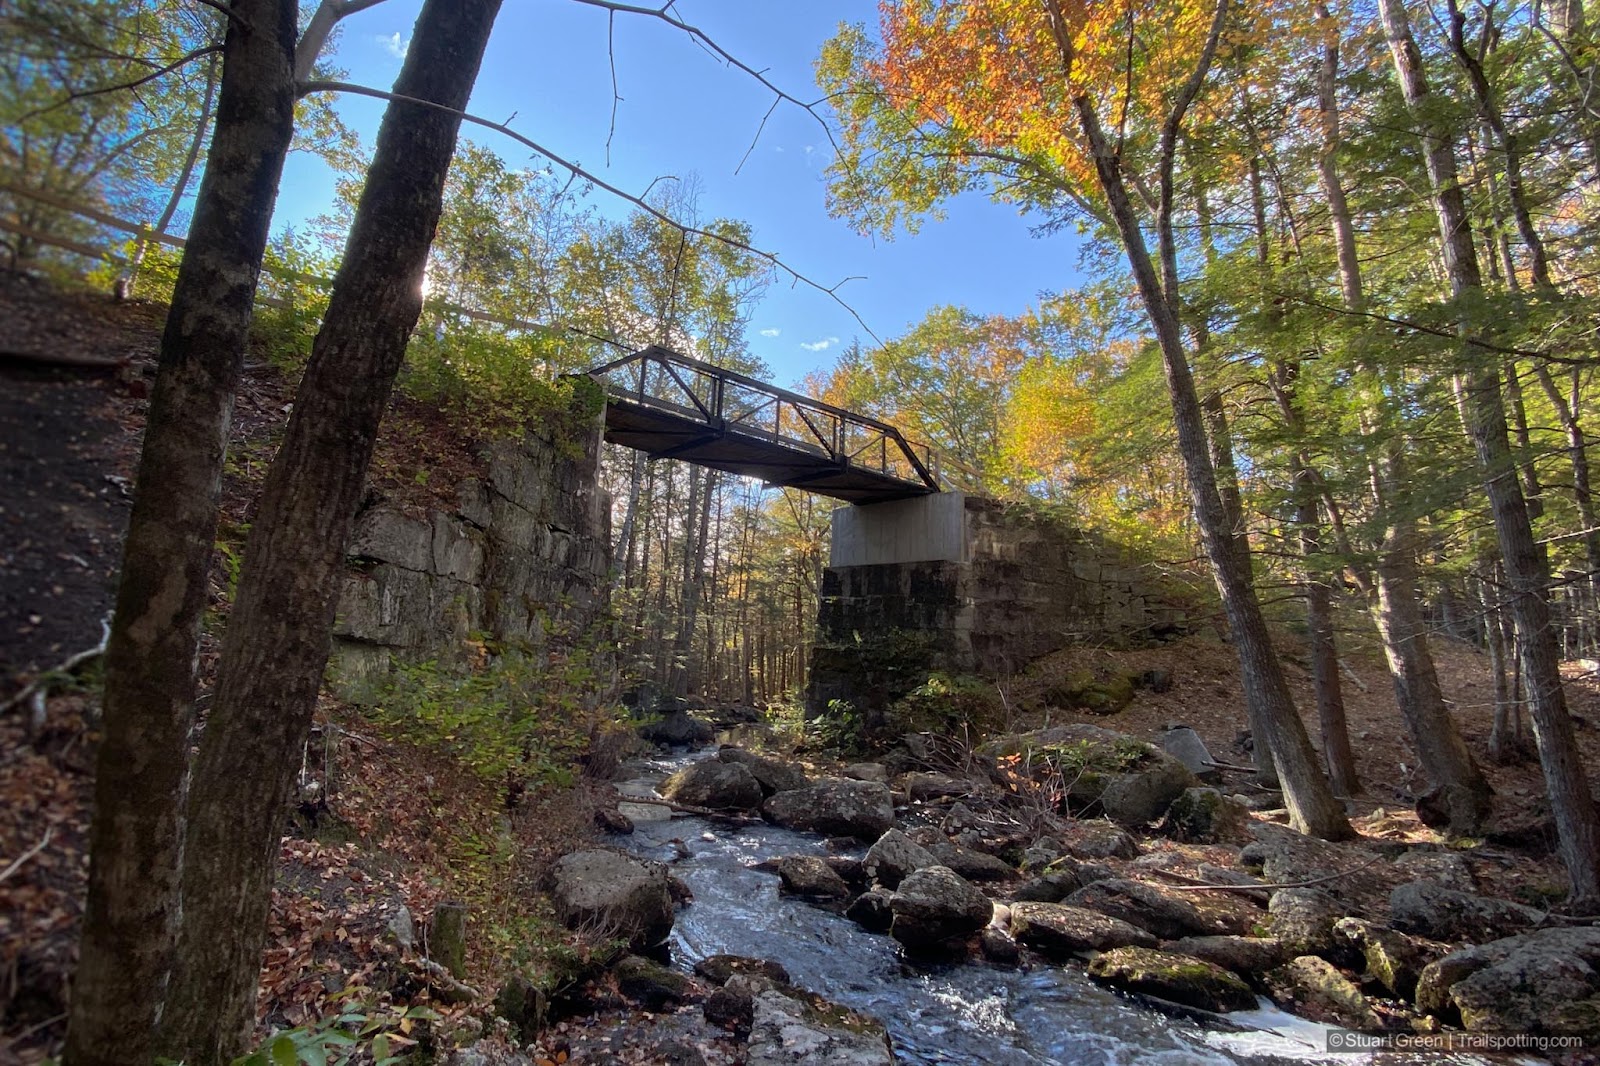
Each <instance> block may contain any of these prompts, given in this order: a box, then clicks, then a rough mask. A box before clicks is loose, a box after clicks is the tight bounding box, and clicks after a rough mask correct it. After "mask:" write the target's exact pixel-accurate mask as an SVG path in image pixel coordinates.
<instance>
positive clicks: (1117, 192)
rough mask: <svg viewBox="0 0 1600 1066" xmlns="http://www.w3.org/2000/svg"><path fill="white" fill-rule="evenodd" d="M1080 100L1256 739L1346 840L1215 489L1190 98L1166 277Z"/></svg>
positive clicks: (1289, 789) (1295, 814) (1289, 783)
mask: <svg viewBox="0 0 1600 1066" xmlns="http://www.w3.org/2000/svg"><path fill="white" fill-rule="evenodd" d="M1052 7H1053V8H1054V4H1052ZM1226 10H1227V0H1218V3H1217V7H1216V11H1215V13H1214V16H1213V26H1212V34H1211V43H1210V44H1209V45H1208V48H1207V54H1206V56H1205V57H1204V58H1203V59H1202V60H1201V61H1200V66H1199V68H1198V69H1197V70H1196V72H1195V75H1194V77H1193V78H1192V80H1191V82H1190V83H1189V86H1188V88H1187V90H1186V91H1187V92H1188V99H1189V100H1192V99H1193V94H1194V93H1195V92H1198V90H1199V83H1200V82H1201V81H1202V80H1203V79H1204V77H1205V74H1206V71H1207V69H1208V67H1209V63H1210V57H1211V55H1212V54H1214V49H1215V44H1216V41H1217V39H1218V38H1219V37H1220V33H1221V27H1222V20H1223V17H1224V16H1225V14H1226ZM1055 23H1056V36H1057V43H1058V44H1059V46H1060V48H1061V53H1062V58H1063V61H1064V65H1065V68H1066V69H1064V70H1063V74H1064V75H1070V68H1071V62H1072V55H1073V53H1072V45H1071V41H1070V37H1069V36H1068V34H1067V31H1066V30H1065V22H1064V21H1063V20H1062V19H1061V17H1060V12H1059V9H1055ZM1074 104H1075V107H1076V109H1077V112H1078V118H1079V124H1080V126H1081V128H1082V131H1083V134H1084V138H1085V140H1086V141H1087V142H1088V144H1089V146H1090V148H1091V150H1092V152H1093V154H1094V162H1095V172H1096V175H1097V177H1098V178H1099V183H1100V187H1101V189H1102V190H1103V191H1104V192H1105V194H1106V200H1107V204H1108V206H1109V207H1110V209H1111V215H1112V218H1113V220H1114V221H1115V222H1116V226H1117V232H1118V235H1119V236H1120V237H1121V239H1122V246H1123V249H1124V250H1125V251H1126V252H1127V255H1128V265H1129V267H1130V268H1131V269H1132V271H1133V276H1134V281H1135V282H1136V283H1137V285H1138V287H1139V294H1140V297H1141V299H1142V300H1143V302H1144V305H1145V310H1146V311H1147V312H1148V314H1149V316H1150V323H1151V326H1152V327H1153V328H1154V330H1155V334H1156V341H1157V343H1158V344H1159V345H1160V348H1161V358H1162V364H1163V366H1164V367H1165V370H1166V375H1167V392H1168V398H1169V399H1170V400H1171V402H1172V415H1173V424H1174V427H1175V428H1176V430H1177V435H1178V450H1179V452H1180V453H1181V454H1182V457H1183V465H1184V472H1185V474H1186V475H1187V478H1188V482H1189V494H1190V497H1191V499H1192V500H1193V503H1194V512H1195V519H1196V521H1197V523H1198V524H1199V526H1200V535H1201V540H1202V542H1203V544H1204V547H1205V551H1206V557H1207V558H1208V559H1209V560H1210V562H1211V569H1212V573H1213V575H1214V576H1215V578H1216V582H1217V591H1218V593H1219V594H1220V595H1221V598H1222V606H1223V610H1224V611H1225V612H1226V614H1227V618H1228V627H1229V630H1230V632H1231V634H1232V636H1233V641H1234V646H1235V648H1236V649H1237V651H1238V655H1239V667H1240V674H1241V677H1242V679H1243V683H1244V695H1245V703H1246V705H1247V706H1248V707H1250V708H1251V709H1252V712H1253V713H1252V716H1251V720H1252V724H1253V725H1255V726H1257V727H1258V728H1259V730H1260V731H1261V734H1264V735H1260V734H1258V735H1257V737H1256V743H1257V744H1260V743H1262V742H1263V741H1264V742H1265V743H1266V744H1267V745H1268V747H1269V748H1270V749H1271V751H1272V755H1273V760H1274V762H1275V763H1276V765H1277V769H1278V777H1279V780H1280V781H1281V782H1282V784H1283V792H1284V799H1285V801H1286V803H1287V805H1288V808H1289V820H1290V824H1291V825H1293V826H1294V828H1295V829H1297V830H1299V831H1300V832H1303V833H1311V834H1313V835H1316V836H1319V837H1324V838H1326V839H1342V838H1345V837H1348V836H1350V835H1351V832H1352V831H1351V828H1350V822H1349V819H1348V818H1346V817H1345V813H1344V806H1343V805H1342V804H1341V803H1340V802H1339V800H1338V799H1337V798H1336V797H1335V796H1334V795H1333V792H1332V790H1331V789H1330V788H1329V787H1328V781H1327V778H1325V777H1324V776H1323V775H1322V771H1321V768H1320V767H1319V766H1318V764H1317V756H1316V751H1315V750H1314V749H1313V748H1312V747H1311V739H1310V737H1308V736H1307V735H1306V728H1305V723H1304V722H1302V721H1301V720H1300V714H1299V712H1298V711H1297V710H1296V708H1295V705H1294V699H1293V697H1291V696H1290V694H1289V686H1288V683H1287V682H1286V681H1285V680H1284V676H1283V667H1282V665H1281V664H1280V663H1279V661H1278V656H1277V651H1276V649H1274V648H1273V646H1272V641H1271V638H1270V636H1269V634H1268V631H1267V623H1266V619H1265V618H1264V617H1263V616H1262V613H1261V604H1260V601H1259V600H1258V599H1257V598H1256V593H1255V587H1254V585H1253V584H1252V583H1251V577H1250V572H1249V570H1248V569H1247V568H1246V567H1244V566H1242V565H1241V563H1242V562H1243V561H1244V560H1241V558H1240V556H1241V554H1242V553H1241V552H1240V551H1239V550H1238V544H1237V542H1236V541H1235V539H1234V537H1233V532H1234V531H1233V529H1232V527H1231V526H1230V524H1229V522H1228V517H1227V513H1226V510H1225V508H1224V507H1223V504H1222V497H1221V496H1220V494H1219V493H1218V491H1217V478H1216V471H1215V469H1214V468H1213V467H1212V464H1211V452H1210V447H1209V444H1208V442H1207V440H1206V432H1205V416H1204V414H1203V412H1202V411H1201V407H1200V400H1199V397H1198V395H1197V393H1196V391H1195V385H1194V376H1193V374H1192V372H1191V371H1190V368H1189V360H1188V355H1187V353H1186V352H1185V351H1184V346H1183V334H1182V330H1181V328H1180V325H1179V321H1178V312H1177V291H1176V289H1177V260H1176V246H1175V244H1174V243H1173V240H1172V226H1171V216H1170V207H1171V195H1172V173H1171V164H1172V154H1173V144H1172V141H1173V135H1174V134H1175V132H1176V127H1177V126H1178V125H1180V124H1181V122H1182V118H1183V111H1184V109H1185V108H1186V107H1187V101H1183V100H1180V101H1179V103H1178V105H1177V106H1176V107H1175V108H1174V111H1173V114H1172V115H1171V116H1169V118H1168V121H1167V129H1166V131H1165V132H1164V136H1163V147H1164V149H1165V152H1164V158H1163V160H1162V162H1163V167H1162V176H1161V178H1162V181H1161V186H1162V187H1161V196H1162V208H1161V212H1160V217H1159V218H1158V219H1157V230H1158V236H1159V238H1160V241H1161V244H1160V250H1161V261H1162V271H1161V274H1160V275H1158V274H1157V271H1156V267H1155V264H1154V262H1153V261H1152V259H1151V257H1150V252H1149V248H1148V246H1147V245H1146V244H1145V239H1144V231H1143V229H1142V228H1141V226H1140V223H1139V217H1138V214H1137V212H1136V210H1135V208H1134V206H1133V201H1132V199H1131V198H1130V196H1129V194H1128V189H1127V185H1126V183H1125V180H1124V178H1123V174H1122V163H1121V160H1120V158H1119V157H1118V154H1117V152H1116V150H1115V148H1114V147H1113V146H1112V145H1111V143H1110V142H1109V140H1108V138H1107V137H1106V134H1105V131H1104V129H1102V128H1101V125H1100V117H1099V115H1098V114H1097V113H1096V111H1095V107H1094V102H1093V101H1092V100H1090V99H1089V98H1088V97H1087V96H1083V95H1080V96H1078V97H1077V99H1076V100H1075V101H1074Z"/></svg>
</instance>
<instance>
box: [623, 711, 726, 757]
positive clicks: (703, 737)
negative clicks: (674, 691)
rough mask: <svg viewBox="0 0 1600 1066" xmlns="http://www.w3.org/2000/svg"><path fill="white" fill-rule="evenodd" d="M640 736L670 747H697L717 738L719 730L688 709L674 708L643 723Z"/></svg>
mask: <svg viewBox="0 0 1600 1066" xmlns="http://www.w3.org/2000/svg"><path fill="white" fill-rule="evenodd" d="M639 736H640V737H642V738H643V739H645V740H648V741H652V742H653V743H656V744H665V745H668V746H669V747H676V748H685V747H687V748H697V747H699V746H700V745H702V744H709V743H711V742H712V741H713V740H716V739H717V731H716V730H715V729H714V728H712V725H711V723H710V722H707V721H704V720H702V719H700V718H696V717H695V716H694V715H692V714H690V713H689V712H688V711H686V710H682V709H679V708H674V709H672V710H668V711H664V712H662V713H661V714H660V716H659V717H657V718H654V719H652V720H651V721H648V722H645V723H644V724H643V725H641V726H640V727H639Z"/></svg>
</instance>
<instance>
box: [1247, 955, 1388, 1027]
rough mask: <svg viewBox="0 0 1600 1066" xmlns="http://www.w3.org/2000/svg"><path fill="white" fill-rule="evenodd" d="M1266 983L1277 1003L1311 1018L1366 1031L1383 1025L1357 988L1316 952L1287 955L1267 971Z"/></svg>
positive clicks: (1315, 1020)
mask: <svg viewBox="0 0 1600 1066" xmlns="http://www.w3.org/2000/svg"><path fill="white" fill-rule="evenodd" d="M1267 985H1268V986H1269V987H1270V988H1271V989H1272V998H1273V1000H1274V1001H1276V1002H1277V1004H1278V1005H1279V1006H1280V1007H1282V1008H1283V1009H1285V1010H1287V1011H1292V1012H1293V1013H1295V1014H1298V1015H1300V1016H1302V1017H1305V1018H1310V1019H1311V1020H1312V1021H1314V1022H1324V1023H1326V1024H1328V1025H1341V1026H1344V1027H1345V1028H1347V1029H1360V1030H1364V1031H1368V1032H1372V1031H1376V1030H1378V1029H1381V1028H1382V1027H1383V1023H1382V1021H1381V1020H1380V1019H1379V1018H1378V1015H1377V1013H1376V1012H1375V1011H1374V1010H1373V1009H1372V1004H1371V1003H1368V1002H1367V997H1366V996H1364V995H1362V994H1361V989H1359V988H1357V987H1356V986H1355V985H1354V984H1353V983H1352V982H1351V981H1350V979H1349V978H1348V977H1346V976H1345V975H1344V974H1342V973H1340V972H1339V971H1338V969H1337V968H1335V967H1334V965H1333V964H1332V963H1330V962H1328V961H1327V960H1326V959H1323V958H1319V957H1318V956H1316V955H1300V956H1298V957H1296V958H1293V959H1290V960H1289V962H1288V964H1287V965H1285V966H1283V967H1281V968H1279V969H1277V970H1274V971H1272V972H1271V973H1269V974H1268V975H1267Z"/></svg>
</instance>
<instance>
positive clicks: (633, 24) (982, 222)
mask: <svg viewBox="0 0 1600 1066" xmlns="http://www.w3.org/2000/svg"><path fill="white" fill-rule="evenodd" d="M419 7H420V0H386V2H384V3H381V4H379V5H377V6H376V7H374V8H371V9H369V10H367V11H364V12H361V13H360V14H357V15H354V16H352V17H350V18H349V19H347V20H346V21H345V23H344V25H343V33H342V36H341V37H340V40H339V42H338V51H337V53H336V54H335V55H334V56H333V61H334V62H335V63H336V64H338V65H339V66H341V67H344V68H346V69H347V70H348V71H349V72H350V78H351V80H353V81H356V82H360V83H362V84H366V85H371V86H375V87H378V88H384V89H387V88H389V87H390V85H392V84H393V81H394V77H395V75H396V74H397V73H398V72H399V69H400V58H401V56H402V55H403V54H404V46H405V43H406V42H407V41H408V40H409V37H410V34H411V26H412V23H413V22H414V21H415V18H416V13H417V10H418V8H419ZM675 11H676V12H677V14H678V16H679V17H680V18H682V19H683V20H684V21H686V22H688V23H690V24H692V25H696V26H698V27H700V28H701V29H703V30H705V31H706V33H707V34H708V35H709V36H711V37H712V38H713V39H715V40H716V41H717V43H718V44H720V45H721V46H722V47H724V48H725V49H727V51H728V52H730V53H732V54H733V55H735V56H738V57H739V58H740V59H741V60H742V61H743V62H745V63H747V64H749V65H750V66H751V67H754V68H756V69H757V70H762V71H764V72H765V74H766V76H767V77H768V78H769V79H771V80H772V81H773V83H774V84H777V85H779V86H782V87H783V88H785V89H786V90H787V91H789V92H791V93H793V94H794V95H795V96H797V97H800V98H801V99H813V98H815V97H816V96H817V95H818V90H817V89H816V86H815V82H814V80H813V74H812V63H813V61H814V60H815V58H816V56H817V53H818V51H819V50H820V48H821V46H822V43H823V41H824V40H826V39H827V38H828V37H829V36H831V35H832V33H833V32H834V30H835V28H836V27H837V26H838V24H839V23H840V22H841V21H852V22H855V21H863V22H868V23H869V24H875V21H876V18H877V5H876V4H875V3H873V2H871V0H681V2H680V3H679V4H678V5H677V6H676V8H675ZM614 40H615V54H616V77H617V88H618V91H619V93H620V95H621V97H622V100H621V102H620V103H618V104H617V115H616V132H615V134H614V136H613V138H612V142H611V148H610V156H609V159H608V158H607V152H606V134H607V129H608V127H609V125H610V122H611V107H612V92H611V67H610V64H609V61H608V59H607V13H606V12H605V11H603V10H600V9H598V8H593V7H589V6H587V5H583V4H578V3H574V2H572V0H506V3H505V6H504V7H503V8H502V9H501V13H500V17H499V20H498V22H497V24H496V26H495V31H494V37H493V38H492V40H491V42H490V45H489V52H488V55H487V56H486V58H485V60H484V67H483V71H482V74H481V75H480V77H479V79H478V85H477V89H476V91H475V92H474V94H473V98H472V104H471V110H472V111H473V113H475V114H478V115H481V116H483V117H485V118H490V119H495V120H497V121H501V122H505V121H507V120H508V119H510V125H511V126H512V127H513V128H515V129H516V130H518V131H519V132H520V133H522V134H524V135H526V136H528V137H530V138H532V139H533V140H535V141H537V142H539V143H541V144H543V145H544V146H546V147H547V148H549V149H551V150H552V151H554V152H556V153H558V154H560V155H562V156H564V157H566V158H568V159H571V160H573V161H575V162H578V163H580V164H581V165H582V166H584V167H585V168H586V169H589V170H591V171H592V172H594V173H596V174H597V175H598V176H600V177H602V178H603V179H605V180H606V181H608V182H610V183H611V184H613V185H616V186H618V187H620V188H623V189H626V190H628V191H630V192H634V193H640V192H643V191H644V189H645V188H646V187H647V186H649V184H650V183H651V181H652V180H654V179H656V178H659V177H661V176H663V175H685V176H686V175H689V174H694V175H697V176H698V177H699V179H700V182H701V187H702V191H701V198H700V206H701V211H702V213H703V214H704V215H705V216H706V217H708V218H709V217H717V216H725V217H733V218H740V219H744V220H746V221H748V222H750V223H751V224H752V225H753V226H754V228H755V235H756V240H755V242H754V243H755V245H756V246H757V247H758V248H761V249H763V250H766V251H773V252H776V253H778V254H779V255H780V257H781V258H782V259H783V260H784V261H785V262H786V263H788V264H790V265H791V266H793V267H794V268H795V269H796V270H798V271H800V272H801V273H803V274H805V275H807V276H808V277H810V278H812V279H814V280H816V281H818V282H821V283H822V284H825V285H833V284H835V283H837V282H839V281H840V280H842V279H844V278H847V277H853V276H859V277H860V278H861V280H856V281H850V282H848V283H847V284H845V285H844V286H843V287H842V288H841V289H840V295H841V296H842V297H843V298H844V299H845V300H846V301H847V302H848V303H849V304H850V305H851V306H852V307H853V308H854V309H855V310H856V311H857V312H859V313H860V315H861V317H862V318H863V319H864V320H865V321H866V323H867V324H868V325H869V326H870V327H871V329H872V330H873V331H874V332H875V333H877V335H878V336H879V337H881V338H883V339H888V338H890V337H893V336H895V335H897V334H899V333H902V332H904V331H905V330H906V329H907V328H908V327H909V326H910V325H911V324H913V323H914V322H916V321H917V320H918V319H920V318H921V317H922V315H923V314H924V312H926V311H927V310H928V309H929V308H932V307H934V306H937V305H939V304H944V303H955V304H963V305H965V306H968V307H970V308H972V309H973V310H975V311H977V312H980V313H984V314H992V313H1006V314H1014V313H1017V312H1020V311H1022V310H1023V309H1024V308H1026V307H1028V306H1029V305H1031V304H1033V303H1035V302H1036V301H1037V297H1038V294H1039V292H1041V291H1043V290H1059V289H1064V288H1069V287H1071V286H1072V285H1073V284H1074V283H1075V282H1076V280H1077V278H1078V274H1077V271H1076V269H1075V267H1076V263H1077V256H1078V253H1077V247H1076V244H1075V243H1074V241H1073V239H1072V238H1071V237H1070V236H1066V235H1057V236H1054V237H1048V238H1034V237H1032V236H1031V235H1030V234H1029V232H1028V220H1026V219H1024V218H1020V217H1019V216H1018V215H1017V213H1016V211H1015V210H1014V209H1013V208H1010V207H1006V206H1001V205H995V204H991V203H989V202H988V201H987V200H986V199H984V198H982V197H976V196H971V197H963V198H961V199H960V200H958V201H956V202H954V203H952V204H951V205H950V209H949V212H948V215H949V217H948V218H947V219H946V220H945V221H943V222H932V221H930V222H928V223H926V224H925V225H924V226H923V227H922V229H921V231H920V232H919V233H918V234H917V235H915V236H909V235H903V234H902V235H900V236H898V237H897V238H896V239H895V240H893V241H887V242H886V241H884V240H882V239H881V238H869V237H862V236H858V235H857V234H856V233H854V232H853V231H852V230H851V228H850V226H849V225H848V224H846V223H845V222H843V221H840V220H836V219H832V218H830V217H828V213H827V209H826V204H825V187H824V179H823V171H824V169H825V168H826V166H827V163H828V160H829V157H830V148H829V145H828V140H827V137H826V136H825V134H824V133H823V130H822V129H821V127H820V126H819V124H818V123H817V121H816V120H815V119H814V118H812V117H811V116H810V115H809V114H807V113H806V112H804V111H802V110H799V109H797V108H794V107H790V106H788V105H779V107H778V109H777V111H776V112H774V113H773V115H772V117H771V118H770V119H768V121H767V125H766V128H765V130H764V131H762V133H761V138H760V141H759V143H758V144H757V145H756V147H755V150H754V151H753V152H752V153H751V155H750V158H749V159H748V161H746V162H745V163H744V166H743V168H742V169H739V164H740V160H741V158H742V157H743V156H744V154H745V151H746V149H747V148H749V146H750V142H751V140H752V138H754V137H755V135H756V132H757V130H758V128H760V126H761V119H762V116H763V115H764V114H765V113H766V112H767V109H768V107H770V106H771V103H772V95H771V93H769V92H768V91H767V90H765V89H764V88H762V86H761V85H759V84H758V83H757V82H755V81H754V80H753V79H751V78H750V77H749V76H748V75H746V74H744V73H743V72H741V71H738V70H736V69H733V68H730V67H727V66H726V65H724V64H723V62H722V61H721V60H720V59H718V58H717V57H715V56H714V55H712V54H710V53H709V52H707V51H706V50H705V49H704V48H702V47H701V46H699V45H698V44H696V43H695V42H693V41H692V40H690V39H689V37H688V36H687V35H686V34H684V33H683V32H682V31H679V30H675V29H673V28H671V27H669V26H667V25H666V24H664V23H662V22H660V21H658V20H655V19H651V18H647V17H643V16H636V15H626V14H618V15H617V16H616V20H615V31H614ZM339 106H340V110H341V112H342V113H343V115H344V117H345V119H346V121H347V122H349V123H351V124H352V125H353V126H355V127H356V128H357V129H359V130H360V131H361V133H362V135H363V136H364V137H365V138H366V140H367V142H368V144H369V145H370V143H371V140H372V138H373V136H374V135H375V132H376V129H377V124H378V120H379V118H380V117H381V111H382V104H381V103H380V102H378V101H373V100H367V99H363V98H359V97H347V98H345V99H344V100H343V101H342V102H341V104H340V105H339ZM513 115H514V116H515V117H514V118H512V116H513ZM468 136H471V137H472V138H473V139H474V140H477V141H479V142H480V143H482V144H484V145H485V146H487V147H490V148H492V149H494V150H495V151H497V152H499V153H500V154H501V155H502V156H504V157H505V158H506V159H508V160H510V161H513V162H518V161H521V160H524V159H526V158H527V156H528V152H527V150H526V149H525V148H523V147H522V146H521V145H518V144H516V143H515V142H513V141H509V140H506V139H504V138H502V137H500V136H499V135H498V134H495V133H493V132H492V131H488V130H481V129H480V130H477V131H472V132H470V133H469V134H468ZM736 170H738V172H737V173H735V171H736ZM332 188H333V185H332V176H331V174H329V173H328V172H327V171H326V169H325V168H324V167H322V166H321V165H320V164H319V163H317V162H316V161H315V160H312V159H309V158H307V157H304V156H296V157H293V158H291V160H290V163H289V166H288V169H287V171H286V172H285V176H284V185H283V189H282V193H281V194H280V199H279V208H278V218H279V221H280V223H292V222H295V221H297V220H300V219H304V218H307V217H310V216H313V215H316V214H318V213H320V212H321V211H323V210H325V209H326V206H327V204H328V203H329V202H330V201H331V199H332ZM592 202H594V203H595V204H596V205H597V207H599V208H600V209H601V210H602V211H603V212H605V213H607V214H610V215H612V216H614V217H621V216H622V215H624V214H626V212H627V210H628V207H627V205H626V204H623V203H621V202H618V201H616V200H614V199H612V198H610V197H608V196H607V195H606V194H605V193H602V192H597V193H596V194H595V196H594V197H593V200H592ZM855 336H860V337H861V339H862V340H863V342H868V341H869V338H868V337H866V336H865V334H864V333H863V331H862V330H861V328H860V326H859V325H858V324H857V323H856V322H855V320H854V319H853V318H852V317H851V315H850V313H849V312H848V311H847V310H845V309H844V308H841V307H840V306H838V304H836V303H834V302H833V300H832V299H831V298H830V297H828V296H826V295H824V294H822V293H819V292H816V291H813V290H810V289H807V288H806V287H804V286H799V285H795V286H791V285H790V284H789V283H788V282H787V280H784V281H780V282H779V283H778V284H775V285H774V286H773V288H772V289H771V290H770V291H769V292H768V294H767V296H766V298H765V299H764V300H763V301H762V303H761V305H760V307H759V308H758V309H757V312H756V314H755V317H754V320H753V321H752V323H751V329H750V347H751V350H752V351H753V352H754V353H755V354H756V355H757V356H759V357H760V358H762V359H763V360H765V361H766V362H767V363H768V364H769V365H770V366H772V367H773V370H774V376H775V377H776V378H777V380H778V382H779V383H782V384H791V383H794V382H796V381H798V379H799V378H801V377H802V376H803V375H805V374H806V373H808V372H809V371H811V370H815V369H818V368H821V367H825V366H827V365H829V364H831V363H832V362H833V359H834V357H835V356H837V354H838V352H839V349H840V347H841V346H842V345H844V344H847V343H848V342H849V341H850V339H851V338H852V337H855Z"/></svg>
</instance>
